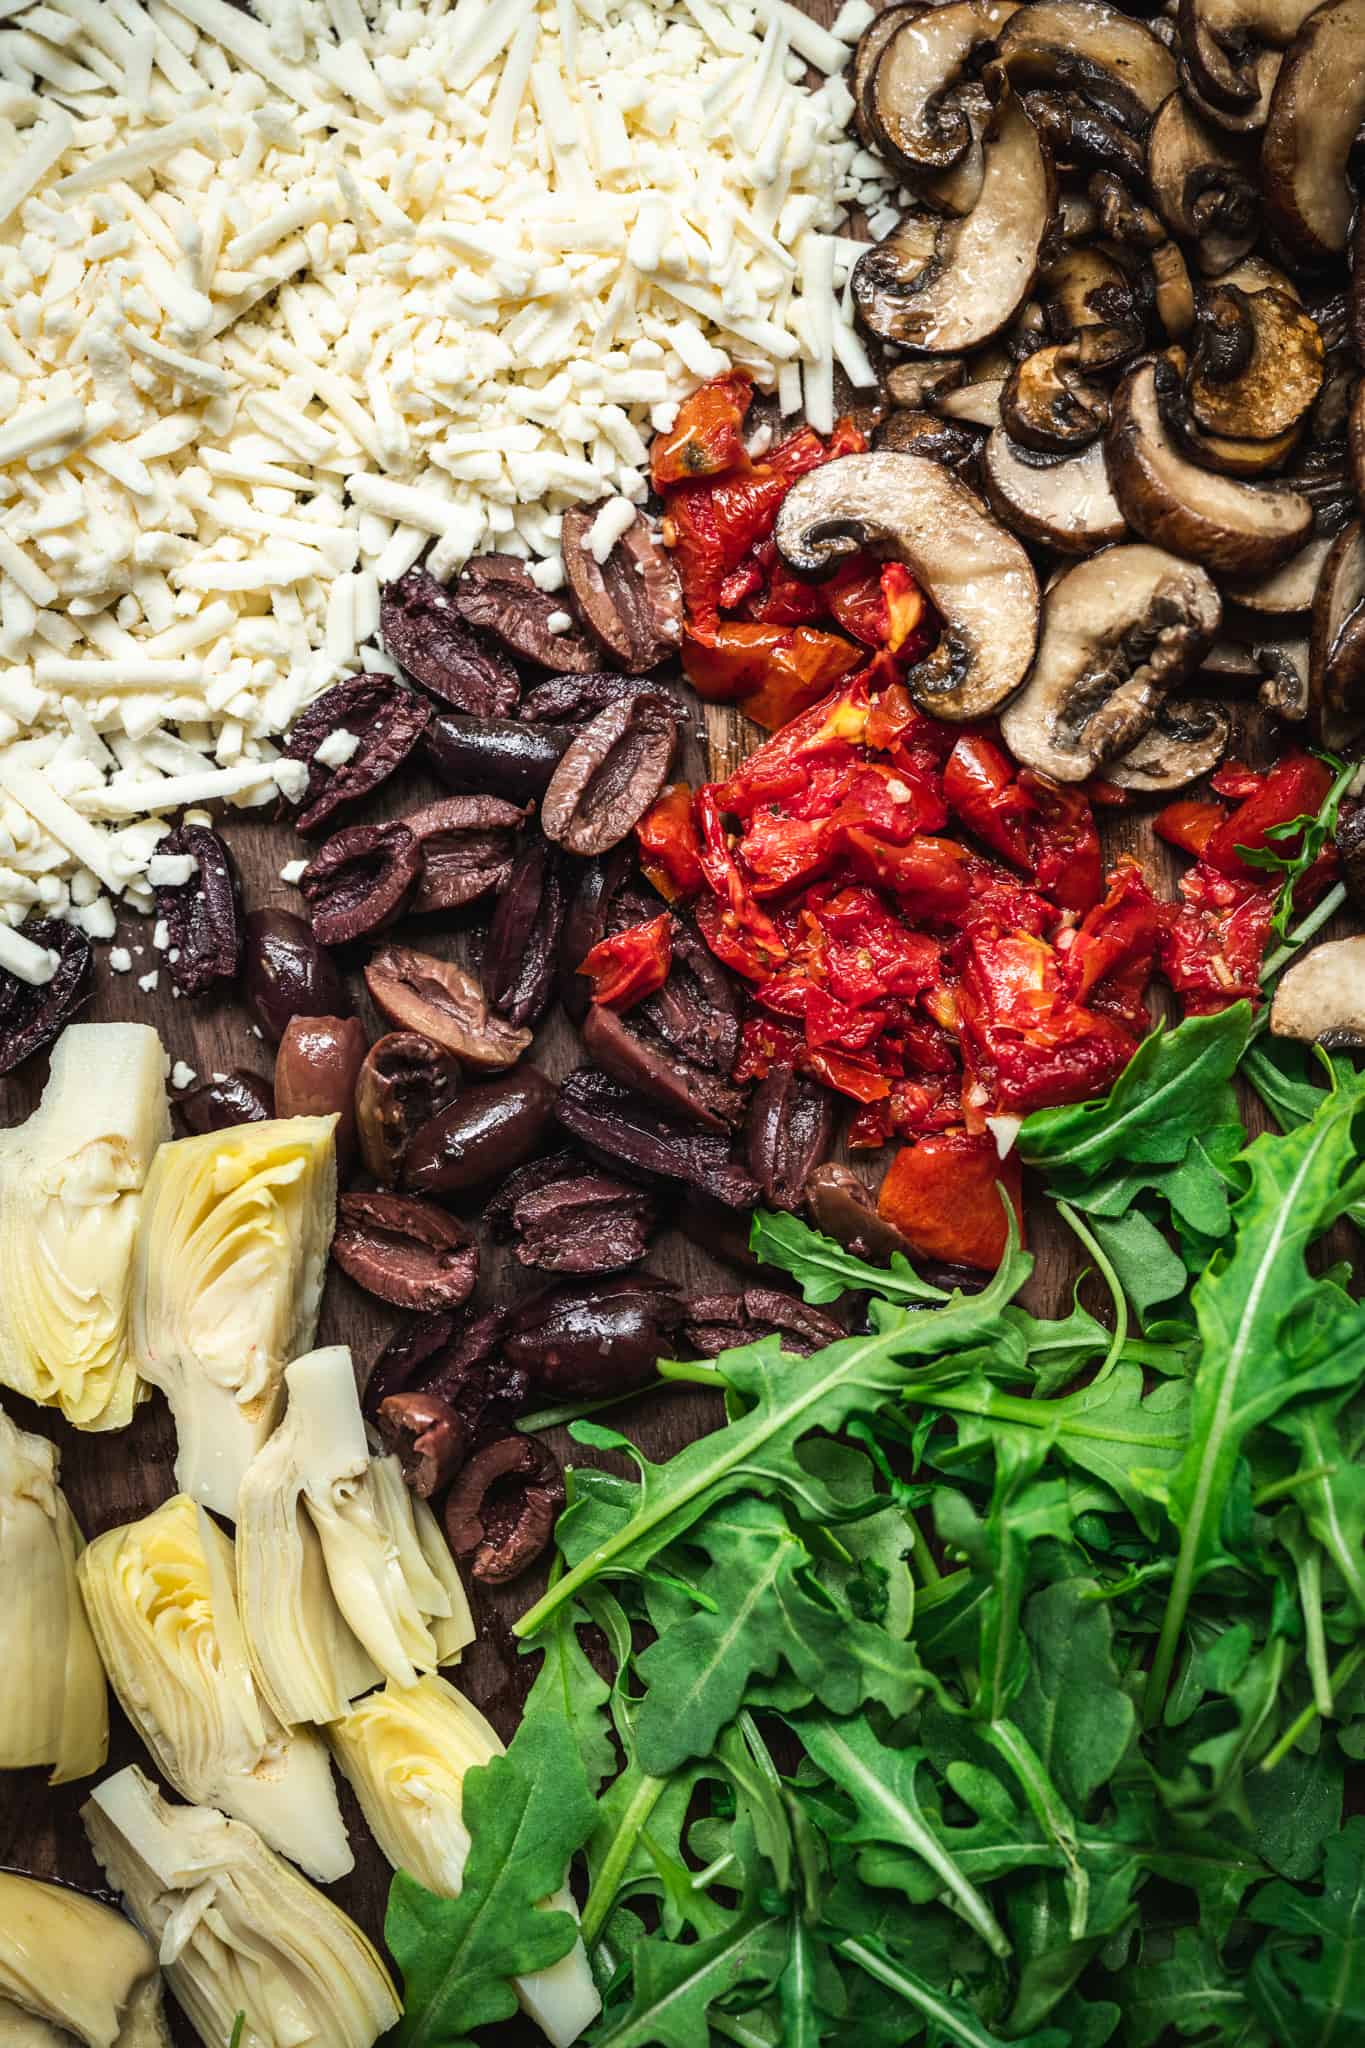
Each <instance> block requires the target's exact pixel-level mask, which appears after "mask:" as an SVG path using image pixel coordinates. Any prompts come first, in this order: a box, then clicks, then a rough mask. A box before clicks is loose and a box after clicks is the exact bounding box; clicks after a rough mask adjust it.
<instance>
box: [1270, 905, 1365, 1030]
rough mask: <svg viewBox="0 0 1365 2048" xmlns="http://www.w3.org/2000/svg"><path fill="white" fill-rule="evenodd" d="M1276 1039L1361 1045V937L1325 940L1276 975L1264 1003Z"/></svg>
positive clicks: (1364, 959)
mask: <svg viewBox="0 0 1365 2048" xmlns="http://www.w3.org/2000/svg"><path fill="white" fill-rule="evenodd" d="M1270 1028H1271V1030H1272V1031H1273V1032H1274V1033H1275V1036H1276V1037H1277V1038H1299V1039H1302V1040H1304V1041H1305V1043H1307V1044H1309V1045H1311V1044H1314V1043H1316V1044H1318V1045H1323V1046H1326V1047H1327V1048H1328V1050H1329V1051H1338V1050H1340V1051H1347V1050H1350V1051H1354V1050H1356V1049H1358V1048H1359V1047H1361V1046H1363V1045H1365V936H1361V935H1359V934H1357V935H1356V936H1355V937H1354V938H1350V939H1329V940H1327V942H1326V943H1325V944H1324V945H1320V946H1314V947H1313V949H1312V951H1311V952H1309V953H1305V954H1304V956H1303V958H1302V959H1301V960H1295V961H1294V962H1293V963H1292V964H1291V965H1290V966H1289V967H1286V969H1285V971H1284V973H1283V974H1282V975H1281V976H1280V983H1279V986H1278V988H1277V989H1276V990H1275V1000H1274V1001H1273V1002H1272V1003H1271V1005H1270Z"/></svg>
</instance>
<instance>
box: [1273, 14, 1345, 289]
mask: <svg viewBox="0 0 1365 2048" xmlns="http://www.w3.org/2000/svg"><path fill="white" fill-rule="evenodd" d="M1362 122H1365V0H1328V4H1327V5H1326V6H1324V7H1319V8H1318V9H1317V10H1316V11H1315V12H1314V13H1312V14H1310V15H1309V16H1308V18H1307V20H1306V21H1305V22H1304V24H1303V26H1302V28H1301V29H1300V30H1299V33H1298V35H1297V36H1296V37H1295V39H1294V43H1293V46H1292V48H1291V49H1290V52H1289V54H1288V56H1287V57H1286V58H1285V60H1284V63H1283V64H1282V65H1281V66H1280V74H1279V77H1278V78H1277V79H1276V81H1275V90H1274V92H1273V93H1272V94H1271V99H1270V118H1269V120H1268V121H1267V122H1266V129H1265V140H1264V142H1263V143H1262V146H1261V188H1262V190H1263V192H1264V194H1265V204H1266V213H1267V216H1268V218H1269V222H1270V226H1271V227H1272V229H1273V230H1274V231H1275V233H1276V234H1277V235H1278V236H1279V239H1280V241H1281V242H1282V243H1283V245H1284V247H1285V248H1286V249H1287V250H1289V251H1291V252H1292V254H1293V257H1294V258H1295V259H1296V261H1298V262H1300V263H1304V264H1307V265H1315V264H1323V263H1330V262H1331V260H1332V258H1333V257H1334V256H1340V255H1341V253H1342V251H1343V250H1344V249H1345V247H1346V238H1347V235H1348V233H1349V231H1350V226H1351V216H1352V214H1353V213H1354V211H1355V198H1354V195H1353V193H1352V191H1351V186H1350V183H1349V181H1348V179H1347V175H1346V163H1347V158H1348V157H1349V155H1350V153H1351V150H1352V147H1353V146H1354V143H1355V139H1356V136H1357V135H1358V134H1359V132H1360V128H1361V124H1362Z"/></svg>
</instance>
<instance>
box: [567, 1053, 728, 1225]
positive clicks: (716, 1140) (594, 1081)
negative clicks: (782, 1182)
mask: <svg viewBox="0 0 1365 2048" xmlns="http://www.w3.org/2000/svg"><path fill="white" fill-rule="evenodd" d="M555 1115H556V1117H557V1118H558V1120H559V1122H560V1123H561V1124H562V1125H563V1127H564V1129H565V1130H566V1131H567V1132H568V1133H569V1136H570V1137H571V1138H576V1139H577V1140H578V1143H579V1144H580V1145H581V1146H582V1147H583V1149H584V1150H585V1151H586V1152H590V1153H591V1154H592V1156H593V1158H594V1159H600V1160H601V1162H602V1164H603V1165H604V1166H605V1167H607V1168H608V1169H609V1170H611V1171H613V1172H624V1173H628V1174H629V1175H630V1176H631V1178H632V1179H636V1178H640V1179H643V1180H644V1181H645V1183H646V1185H650V1184H652V1183H657V1182H659V1181H664V1182H669V1181H672V1182H678V1181H681V1182H682V1184H683V1185H684V1186H685V1187H691V1188H697V1189H699V1190H700V1191H701V1192H702V1193H703V1194H706V1195H710V1196H711V1198H712V1199H713V1200H714V1201H717V1202H725V1203H727V1204H728V1205H729V1207H731V1208H733V1209H751V1208H752V1207H753V1205H754V1203H755V1202H756V1201H757V1199H758V1187H757V1184H756V1183H755V1182H754V1181H753V1180H751V1179H750V1177H749V1175H748V1174H747V1173H746V1172H745V1170H744V1168H743V1167H742V1166H741V1165H740V1164H739V1162H738V1160H736V1159H734V1158H733V1157H732V1156H731V1152H730V1144H729V1140H728V1139H727V1138H723V1137H721V1136H720V1135H719V1134H718V1133H715V1132H712V1131H698V1130H693V1129H691V1128H690V1127H689V1126H688V1125H687V1124H684V1123H680V1122H679V1121H678V1119H677V1118H676V1117H671V1116H665V1115H664V1114H663V1113H662V1111H660V1110H657V1109H655V1108H654V1106H653V1104H652V1103H649V1102H646V1101H645V1100H644V1099H643V1098H642V1097H641V1096H639V1095H636V1094H635V1093H634V1092H633V1091H632V1090H631V1089H629V1088H622V1087H620V1086H619V1085H618V1083H617V1082H615V1081H613V1080H611V1079H610V1078H609V1077H608V1076H607V1075H606V1074H603V1073H599V1072H598V1070H597V1069H596V1068H595V1067H579V1068H577V1069H576V1070H575V1071H574V1072H573V1073H572V1074H570V1075H569V1076H568V1078H567V1079H566V1080H565V1081H564V1083H563V1085H562V1087H561V1088H560V1091H559V1100H558V1102H557V1103H556V1104H555Z"/></svg>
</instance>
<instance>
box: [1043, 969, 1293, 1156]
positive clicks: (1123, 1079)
mask: <svg viewBox="0 0 1365 2048" xmlns="http://www.w3.org/2000/svg"><path fill="white" fill-rule="evenodd" d="M1251 1027H1252V1016H1251V1005H1250V1004H1249V1003H1233V1004H1231V1005H1230V1006H1229V1007H1228V1008H1227V1009H1226V1010H1220V1011H1219V1012H1218V1013H1217V1014H1216V1015H1215V1016H1212V1017H1187V1018H1186V1020H1185V1022H1184V1023H1183V1024H1178V1025H1177V1026H1176V1027H1175V1029H1174V1030H1173V1031H1172V1030H1167V1029H1166V1028H1165V1026H1161V1025H1159V1026H1158V1027H1157V1029H1156V1030H1155V1031H1152V1032H1150V1033H1149V1034H1148V1036H1147V1037H1146V1038H1144V1039H1143V1041H1142V1043H1141V1045H1140V1046H1139V1047H1138V1049H1137V1051H1136V1052H1135V1053H1134V1055H1133V1057H1132V1059H1131V1060H1129V1062H1128V1064H1127V1066H1126V1067H1125V1068H1124V1070H1123V1072H1122V1073H1121V1074H1120V1075H1119V1077H1118V1079H1117V1081H1115V1083H1114V1085H1113V1087H1112V1088H1111V1089H1110V1090H1109V1093H1108V1094H1107V1095H1103V1096H1099V1097H1097V1098H1095V1099H1094V1100H1092V1101H1089V1102H1076V1103H1069V1104H1067V1105H1066V1106H1065V1107H1063V1108H1061V1109H1038V1110H1035V1111H1034V1112H1033V1114H1032V1116H1028V1117H1025V1119H1024V1122H1023V1126H1022V1128H1021V1130H1020V1132H1019V1138H1018V1147H1019V1156H1020V1158H1021V1159H1022V1160H1023V1161H1024V1163H1025V1165H1027V1166H1037V1167H1041V1168H1043V1169H1044V1171H1046V1172H1047V1173H1049V1174H1052V1173H1057V1172H1061V1171H1066V1172H1068V1173H1073V1174H1079V1175H1083V1176H1085V1177H1086V1178H1090V1179H1093V1178H1094V1177H1096V1176H1097V1175H1099V1174H1101V1173H1104V1172H1106V1171H1107V1170H1108V1169H1109V1168H1111V1167H1113V1166H1116V1165H1118V1166H1122V1167H1124V1168H1125V1169H1128V1168H1130V1167H1132V1166H1133V1165H1135V1164H1136V1165H1143V1166H1150V1165H1154V1164H1162V1165H1174V1164H1175V1162H1176V1161H1178V1160H1181V1159H1183V1158H1184V1157H1185V1154H1186V1152H1187V1151H1188V1149H1189V1143H1190V1139H1191V1138H1192V1137H1193V1136H1196V1135H1198V1134H1199V1133H1202V1132H1206V1131H1210V1130H1214V1129H1216V1128H1217V1127H1218V1126H1219V1125H1220V1124H1227V1123H1229V1122H1236V1121H1237V1115H1236V1101H1235V1097H1233V1096H1231V1094H1230V1091H1229V1083H1230V1082H1231V1080H1232V1076H1233V1074H1234V1073H1235V1072H1236V1070H1237V1064H1238V1061H1239V1060H1240V1059H1241V1057H1242V1055H1243V1053H1244V1052H1245V1051H1246V1048H1247V1045H1248V1043H1249V1041H1250V1037H1251Z"/></svg>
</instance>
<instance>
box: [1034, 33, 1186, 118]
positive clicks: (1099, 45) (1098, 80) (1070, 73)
mask: <svg viewBox="0 0 1365 2048" xmlns="http://www.w3.org/2000/svg"><path fill="white" fill-rule="evenodd" d="M1000 62H1001V64H1002V65H1003V66H1004V69H1005V72H1006V74H1007V76H1008V77H1009V81H1010V84H1011V85H1012V86H1014V87H1015V89H1016V90H1017V91H1022V90H1023V88H1024V87H1025V86H1030V85H1041V86H1052V87H1054V88H1057V89H1060V90H1062V91H1072V92H1079V93H1082V94H1083V95H1084V96H1085V98H1086V99H1088V100H1091V101H1093V103H1094V104H1095V105H1096V106H1097V107H1100V108H1102V109H1103V111H1104V112H1106V113H1108V114H1111V115H1112V116H1113V118H1114V119H1115V120H1116V121H1118V122H1119V123H1120V124H1121V125H1122V126H1123V127H1126V128H1130V129H1132V130H1134V131H1135V132H1140V131H1141V130H1143V129H1144V128H1145V127H1146V125H1147V123H1148V121H1149V120H1150V119H1151V117H1152V115H1153V114H1154V113H1155V112H1156V110H1157V108H1158V107H1159V106H1160V105H1161V102H1162V101H1163V100H1164V99H1165V98H1166V97H1167V95H1168V94H1169V93H1172V92H1174V90H1175V84H1176V71H1175V59H1174V58H1173V57H1172V56H1171V53H1170V51H1169V50H1168V49H1166V47H1165V45H1164V44H1163V43H1161V42H1159V41H1158V40H1157V38H1156V37H1155V36H1154V35H1153V34H1152V32H1151V30H1150V29H1149V28H1148V27H1146V25H1145V24H1144V23H1143V22H1140V21H1134V20H1133V19H1132V17H1131V16H1130V15H1126V14H1121V13H1120V12H1119V10H1118V8H1117V7H1109V6H1107V5H1106V4H1105V0H1034V4H1033V5H1032V6H1029V7H1021V8H1020V10H1019V12H1018V13H1017V14H1016V15H1014V16H1013V18H1012V19H1011V20H1010V21H1009V22H1008V23H1007V24H1006V26H1005V29H1004V31H1003V33H1002V34H1001V37H1000Z"/></svg>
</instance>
